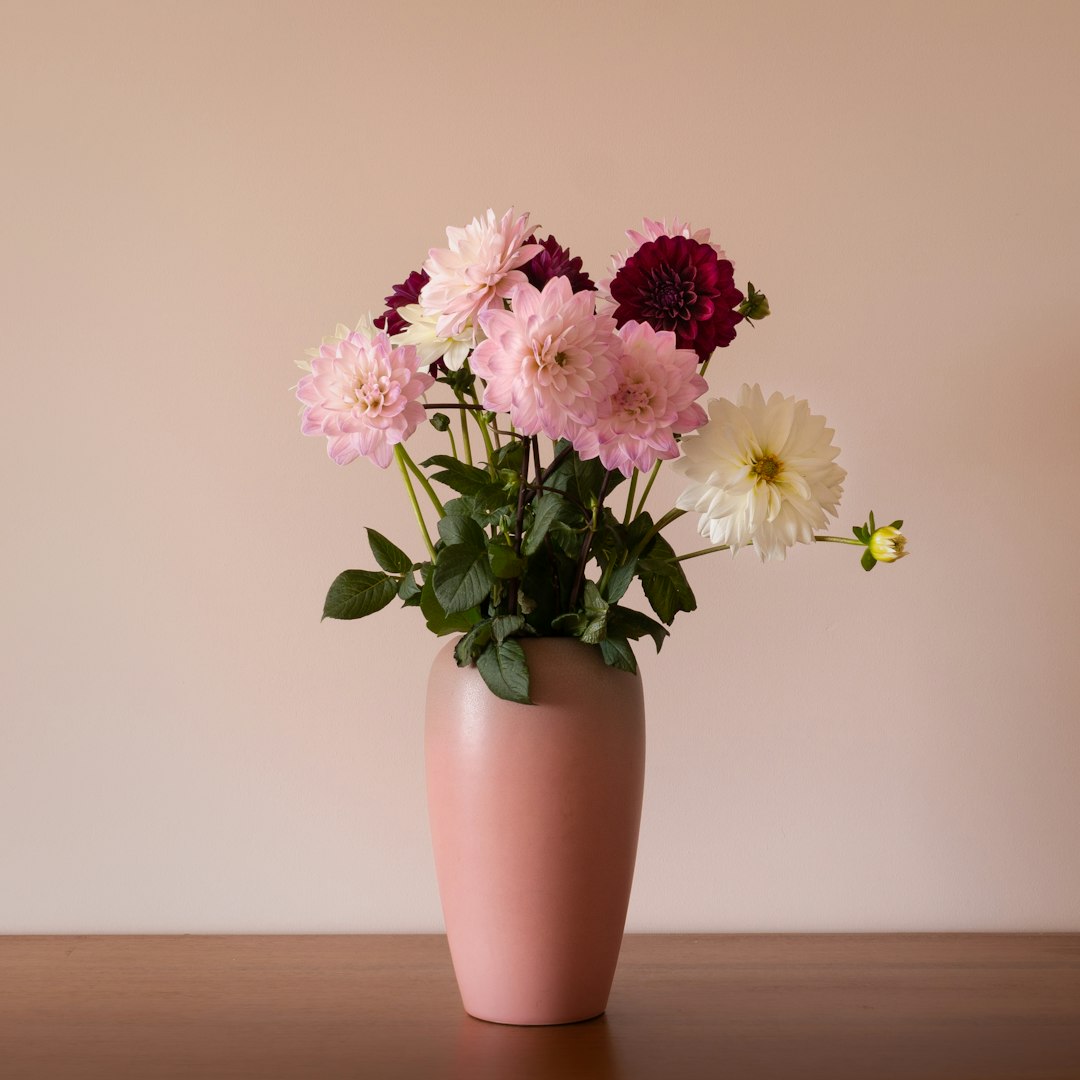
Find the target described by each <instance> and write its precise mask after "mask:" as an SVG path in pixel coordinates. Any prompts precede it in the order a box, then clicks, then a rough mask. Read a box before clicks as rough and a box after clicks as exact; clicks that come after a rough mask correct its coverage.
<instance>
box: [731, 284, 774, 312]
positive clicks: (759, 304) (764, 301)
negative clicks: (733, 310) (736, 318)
mask: <svg viewBox="0 0 1080 1080" xmlns="http://www.w3.org/2000/svg"><path fill="white" fill-rule="evenodd" d="M738 310H739V314H741V315H742V316H743V317H744V318H746V319H749V320H750V322H753V321H754V320H755V319H764V318H765V317H766V316H767V315H769V314H770V312H769V299H768V297H767V296H766V295H765V294H764V293H760V292H758V291H757V289H755V288H754V283H753V282H749V283H748V284H747V286H746V299H745V300H744V301H743V302H742V303H741V304H740V305H739V308H738Z"/></svg>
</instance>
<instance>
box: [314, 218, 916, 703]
mask: <svg viewBox="0 0 1080 1080" xmlns="http://www.w3.org/2000/svg"><path fill="white" fill-rule="evenodd" d="M446 232H447V243H448V246H447V247H445V248H432V249H431V251H430V252H429V253H428V258H427V260H426V261H425V262H424V264H423V267H422V269H420V270H418V271H413V272H412V273H410V274H409V275H408V277H407V278H406V279H405V280H404V281H403V282H402V283H401V284H399V285H395V286H394V288H393V291H392V293H391V294H390V296H388V297H387V298H386V305H387V307H386V310H385V312H384V313H383V314H382V315H380V316H378V317H377V318H371V317H370V316H369V317H368V318H367V319H364V320H362V321H361V322H360V324H359V325H358V326H357V327H356V329H355V330H349V329H348V328H347V327H345V326H339V327H338V329H337V332H336V333H335V334H334V336H332V337H329V338H326V339H324V341H323V343H322V345H321V346H320V347H319V348H318V349H315V350H311V352H310V353H309V360H307V361H305V362H302V363H301V367H303V368H304V369H305V370H306V372H307V374H305V375H304V376H303V377H302V378H301V379H300V382H299V385H298V386H297V388H296V393H297V397H298V398H299V399H300V401H301V402H302V403H303V405H304V409H303V418H302V424H301V430H302V431H303V432H304V434H307V435H322V436H325V437H326V439H327V448H328V452H329V455H330V457H331V458H332V459H333V460H334V461H335V462H337V463H338V464H339V465H345V464H348V463H349V462H351V461H353V460H355V459H356V458H358V457H361V456H363V457H367V458H370V459H371V460H373V461H374V462H375V463H376V464H377V465H379V466H381V467H382V468H387V467H388V466H389V465H390V464H391V462H394V461H396V463H397V466H398V468H399V469H400V471H401V476H402V480H403V482H404V485H405V489H406V492H407V494H408V497H409V500H410V502H411V503H412V508H413V511H414V512H415V515H416V521H417V524H418V526H419V530H420V535H421V537H422V540H423V544H424V547H425V549H426V557H425V558H423V559H420V560H415V559H413V558H412V557H411V556H410V555H408V554H406V553H405V551H404V550H403V549H402V548H400V547H398V546H397V545H396V544H394V543H392V542H391V541H390V540H388V539H387V538H386V537H385V536H383V535H381V534H380V533H378V532H376V531H375V530H374V529H369V530H368V535H369V540H370V545H371V551H372V555H373V557H374V559H375V562H376V563H377V564H378V566H379V569H377V570H346V571H344V572H343V573H341V574H340V575H339V576H338V577H337V579H336V580H335V581H334V582H333V584H332V585H331V586H330V590H329V592H328V594H327V597H326V603H325V607H324V617H328V618H333V619H357V618H362V617H364V616H366V615H371V614H373V613H374V612H376V611H378V610H380V609H381V608H383V607H386V606H387V605H388V604H390V603H391V602H392V601H393V600H394V599H395V598H397V599H399V600H400V601H401V602H402V603H403V604H404V605H406V606H411V607H418V608H419V609H420V612H421V614H422V615H423V617H424V619H425V621H426V623H427V626H428V629H430V630H431V631H433V632H434V633H435V634H437V635H445V634H460V635H461V637H460V640H459V641H458V642H457V645H456V647H455V650H454V655H455V658H456V661H457V663H458V665H459V666H468V665H474V664H475V665H476V668H477V669H478V671H479V673H480V675H481V676H482V677H483V679H484V682H485V683H486V684H487V686H488V687H489V688H490V689H491V691H492V693H494V694H496V695H497V696H499V697H501V698H505V699H507V700H510V701H515V702H521V703H529V701H530V694H529V672H528V667H527V663H526V658H525V653H524V651H523V649H522V647H521V644H520V640H519V639H522V638H525V637H573V638H578V639H579V640H580V641H582V642H584V643H586V644H588V645H591V646H595V647H596V648H597V649H598V650H599V651H600V653H601V655H602V656H603V659H604V661H605V662H606V663H607V664H609V665H611V666H612V667H615V668H621V669H623V670H626V671H630V672H634V671H636V668H637V665H636V661H635V658H634V652H633V648H632V645H631V642H633V641H637V640H639V639H641V638H643V637H649V638H651V639H652V640H653V642H654V643H655V646H656V648H657V649H658V650H659V648H660V646H661V645H662V644H663V641H664V638H665V637H666V636H667V634H668V629H667V628H668V627H669V626H670V625H671V624H672V622H673V621H674V619H675V616H676V615H678V614H679V613H680V612H684V611H693V610H694V608H695V607H696V601H695V599H694V593H693V590H692V589H691V586H690V582H689V581H688V579H687V576H686V573H685V571H684V565H683V564H684V563H685V562H686V561H687V560H689V559H693V558H697V557H699V556H702V555H705V554H708V553H712V552H718V551H726V550H730V551H732V552H735V551H738V550H739V548H741V547H748V546H749V547H753V548H754V549H755V550H756V551H757V553H758V555H759V556H760V558H762V559H763V560H769V559H783V558H784V555H785V553H786V551H787V549H788V548H789V547H791V546H792V545H794V544H797V543H813V542H816V541H829V542H834V543H847V544H853V545H855V546H858V547H860V548H861V549H862V565H863V567H864V568H865V569H867V570H870V569H873V567H874V566H875V565H876V564H877V563H878V562H893V561H895V560H896V559H899V558H900V557H901V556H902V555H904V554H905V540H904V537H903V535H902V534H901V533H900V532H899V530H900V527H901V525H902V522H900V521H894V522H893V523H892V524H891V525H887V526H884V527H878V526H877V524H876V523H875V521H874V516H873V514H871V515H870V516H869V520H868V521H867V522H866V523H865V524H863V525H859V526H856V527H855V528H854V530H853V532H854V538H849V537H838V536H831V535H823V534H822V533H821V532H820V531H819V530H821V529H823V528H825V527H826V526H827V524H828V521H829V518H830V517H833V516H835V513H836V508H837V505H838V503H839V500H840V495H841V492H842V484H843V481H844V477H845V475H846V474H845V471H844V469H842V468H841V467H840V466H839V465H838V464H836V457H837V455H838V453H839V451H838V449H837V447H836V446H835V445H834V444H833V441H832V440H833V434H834V433H833V431H832V430H831V429H830V428H829V427H827V426H826V422H825V419H824V417H822V416H818V415H815V414H813V413H811V411H810V408H809V405H808V404H807V402H805V401H798V400H796V399H795V398H794V397H785V396H783V395H782V394H780V393H773V394H772V395H770V396H769V397H767V398H766V397H765V395H764V394H763V393H762V391H761V389H760V387H758V386H756V385H755V386H747V385H744V386H743V387H742V389H741V391H740V392H739V394H738V396H737V398H736V400H734V401H730V400H726V399H724V398H720V399H717V400H713V401H711V402H709V404H708V406H707V408H706V407H703V406H702V404H701V403H700V399H701V398H702V397H703V395H704V394H705V393H706V391H707V390H708V385H707V383H706V381H705V378H704V376H705V372H706V369H707V368H708V366H709V361H710V358H711V356H712V355H713V352H714V351H715V350H716V349H717V348H726V347H727V346H728V345H730V344H731V343H732V341H734V339H735V336H736V331H737V328H738V327H739V326H740V325H744V324H745V325H753V324H754V323H756V322H757V321H759V320H761V319H763V318H765V317H766V316H767V315H768V314H769V304H768V301H767V299H766V297H765V296H764V295H763V294H762V293H761V292H759V291H758V290H757V289H755V287H754V286H753V284H748V285H747V287H746V289H745V291H744V290H741V289H739V288H738V287H736V285H735V280H734V268H733V266H732V263H731V260H730V259H728V258H727V256H726V255H725V254H724V252H723V251H722V250H721V249H720V248H719V247H718V246H717V245H716V244H714V243H712V242H711V239H710V233H709V230H708V229H697V230H694V229H691V228H690V226H689V225H686V224H684V223H682V222H680V221H679V220H678V219H676V220H674V221H672V222H670V223H669V222H666V221H651V220H648V219H646V220H645V222H644V224H643V226H642V228H641V230H640V231H638V230H629V231H628V233H627V236H628V237H629V239H630V241H631V246H630V248H629V249H628V250H626V251H625V252H623V253H621V254H617V255H615V256H614V258H613V260H612V265H611V272H610V276H609V277H608V278H606V279H605V280H602V281H601V282H600V283H599V285H596V284H594V282H593V280H592V279H591V278H590V277H589V275H588V274H587V273H585V272H584V270H583V269H582V260H581V259H580V258H572V257H571V256H570V253H569V252H568V251H567V250H566V249H565V248H563V247H562V246H561V245H560V244H559V243H558V242H557V241H556V240H555V238H554V237H553V236H548V237H547V239H545V240H542V241H541V240H539V239H538V237H537V236H536V234H535V233H534V232H532V231H531V230H530V228H529V225H528V214H521V215H518V216H515V215H514V213H513V211H508V212H507V213H505V214H504V215H503V216H502V217H501V218H497V217H496V215H495V214H494V212H493V211H492V210H488V211H487V213H486V214H485V215H484V216H483V217H480V218H476V219H474V220H473V221H472V222H471V223H470V224H469V225H466V226H465V227H464V228H453V227H451V228H448V229H447V230H446ZM425 422H426V423H430V424H431V426H432V427H433V428H435V429H436V431H438V432H441V433H443V435H444V437H445V452H443V453H440V454H436V455H434V456H432V457H428V458H427V459H426V460H424V461H421V462H419V463H418V462H416V461H414V460H413V458H412V456H411V455H410V454H409V451H408V449H407V448H406V442H407V440H408V439H409V437H410V436H411V435H413V433H414V432H415V431H416V430H417V428H418V427H420V425H421V424H423V423H425ZM665 461H672V462H674V467H675V468H676V469H678V470H679V471H680V472H681V473H682V474H684V475H685V477H686V479H687V485H686V487H685V490H684V491H683V492H682V494H681V495H680V496H679V497H678V499H677V500H676V503H675V506H674V507H671V508H669V509H667V510H666V511H664V512H662V513H660V514H658V515H656V516H654V514H653V513H652V512H650V510H648V509H646V507H647V505H648V499H649V495H650V493H651V492H652V489H653V482H654V481H655V479H656V476H657V473H658V471H659V469H660V467H661V465H662V464H663V463H664V462H665ZM624 483H625V485H626V487H625V490H620V485H623V484H624ZM686 513H696V514H697V515H698V529H699V531H700V533H701V534H702V535H703V536H704V537H706V538H707V539H708V541H709V545H708V546H707V547H705V548H702V549H701V550H698V551H691V552H687V553H682V554H679V553H676V551H675V550H674V549H673V548H672V546H671V544H670V543H669V541H668V540H667V539H666V538H665V537H664V535H663V532H664V529H665V528H666V527H667V526H668V525H670V524H671V523H672V522H673V521H675V520H676V519H677V518H679V517H681V516H682V515H683V514H686ZM432 522H434V527H432ZM635 578H636V579H637V580H638V581H639V582H640V584H641V588H642V591H643V593H644V596H645V599H646V601H647V602H648V604H649V606H650V608H651V611H652V614H647V613H646V612H643V611H640V610H637V609H635V608H633V607H630V606H628V605H627V604H624V603H623V602H622V601H623V600H624V597H625V596H626V593H627V590H628V588H629V587H630V585H631V583H632V582H633V581H634V579H635Z"/></svg>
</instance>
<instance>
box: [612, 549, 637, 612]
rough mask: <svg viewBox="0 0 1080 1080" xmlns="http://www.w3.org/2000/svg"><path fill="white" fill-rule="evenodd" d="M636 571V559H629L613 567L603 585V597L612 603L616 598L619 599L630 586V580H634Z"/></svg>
mask: <svg viewBox="0 0 1080 1080" xmlns="http://www.w3.org/2000/svg"><path fill="white" fill-rule="evenodd" d="M636 573H637V559H631V560H630V561H629V562H627V563H624V564H623V565H622V566H617V567H615V569H614V570H612V571H611V573H610V574H609V575H608V579H607V582H606V583H605V585H604V599H606V600H607V601H609V602H610V603H612V604H614V603H615V601H616V600H621V599H622V598H623V596H625V595H626V590H627V589H629V588H630V582H632V581H633V580H634V575H635V574H636Z"/></svg>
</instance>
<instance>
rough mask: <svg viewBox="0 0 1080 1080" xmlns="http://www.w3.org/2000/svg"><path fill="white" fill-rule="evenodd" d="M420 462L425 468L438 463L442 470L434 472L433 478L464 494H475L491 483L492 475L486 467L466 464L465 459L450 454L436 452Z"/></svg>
mask: <svg viewBox="0 0 1080 1080" xmlns="http://www.w3.org/2000/svg"><path fill="white" fill-rule="evenodd" d="M420 464H421V467H422V468H425V469H430V468H431V467H432V466H434V465H437V466H438V467H439V469H440V470H441V471H439V472H435V473H432V474H431V479H432V480H438V481H439V483H440V484H445V485H446V486H447V487H448V488H453V489H454V491H460V492H461V494H462V495H475V494H476V492H478V491H479V490H480V489H481V488H483V487H486V486H487V485H488V484H490V483H491V476H490V475H489V474H488V472H487V471H486V470H485V469H479V468H477V467H476V466H475V465H466V464H465V462H464V461H458V459H457V458H456V457H451V456H450V455H449V454H436V455H435V456H434V457H429V458H428V459H427V461H423V462H421V463H420Z"/></svg>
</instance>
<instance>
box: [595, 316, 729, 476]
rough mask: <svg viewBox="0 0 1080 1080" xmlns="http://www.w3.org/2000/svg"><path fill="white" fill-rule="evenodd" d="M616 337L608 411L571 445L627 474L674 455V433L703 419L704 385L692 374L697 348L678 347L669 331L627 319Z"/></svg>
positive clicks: (676, 451) (676, 450) (606, 465)
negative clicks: (618, 344)
mask: <svg viewBox="0 0 1080 1080" xmlns="http://www.w3.org/2000/svg"><path fill="white" fill-rule="evenodd" d="M619 338H620V340H621V341H622V349H621V351H620V353H619V356H618V358H617V359H616V362H615V379H616V388H615V392H614V393H613V394H612V396H611V402H610V407H611V411H610V414H609V415H608V416H606V417H604V418H602V419H601V420H599V421H598V423H597V424H596V425H595V427H592V428H589V429H588V430H586V431H584V432H582V433H581V434H580V435H579V437H578V438H577V439H575V440H574V449H576V450H577V452H578V454H579V455H580V456H581V457H583V458H592V457H599V458H600V461H601V462H602V463H603V465H604V467H605V468H607V469H618V470H619V472H621V473H622V474H623V475H624V476H627V477H628V476H630V475H631V474H632V473H633V471H634V469H640V470H641V471H642V472H647V471H648V470H649V469H651V468H652V467H653V465H654V464H656V462H657V461H658V460H670V459H671V458H677V457H678V456H679V445H678V443H677V442H676V441H675V436H676V435H677V434H678V435H685V434H686V433H687V432H690V431H693V430H694V429H695V428H699V427H701V425H702V424H704V423H706V422H707V420H708V416H706V414H705V410H704V409H703V408H702V407H701V406H700V405H698V404H696V402H695V398H698V397H700V396H701V395H702V394H704V393H705V391H706V390H708V388H709V384H708V383H707V382H706V381H705V380H704V379H703V378H702V377H701V376H700V375H699V374H698V373H697V367H698V356H697V353H696V352H694V351H693V349H680V348H678V347H677V345H676V343H675V335H674V334H673V333H671V332H670V331H667V330H659V331H658V330H654V329H653V328H652V327H651V326H649V325H648V323H637V322H628V323H626V325H625V326H622V327H620V329H619Z"/></svg>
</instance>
